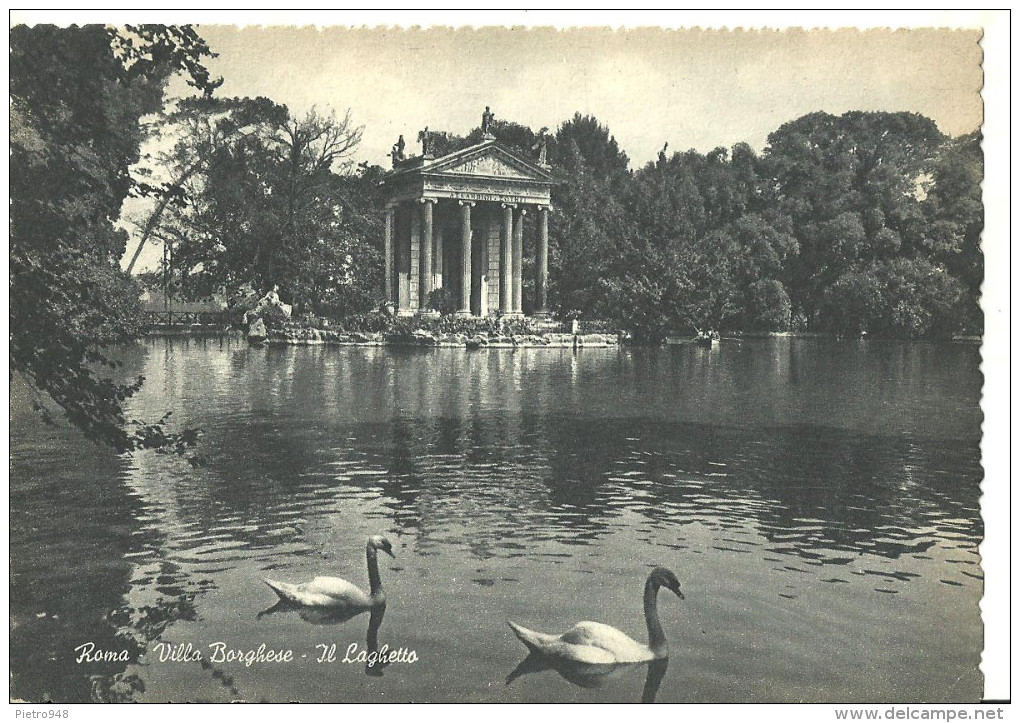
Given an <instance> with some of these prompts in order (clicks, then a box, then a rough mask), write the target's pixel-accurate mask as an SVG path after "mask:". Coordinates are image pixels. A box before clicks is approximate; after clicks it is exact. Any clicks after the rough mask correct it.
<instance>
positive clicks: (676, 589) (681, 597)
mask: <svg viewBox="0 0 1020 723" xmlns="http://www.w3.org/2000/svg"><path fill="white" fill-rule="evenodd" d="M670 589H671V590H672V591H673V592H675V593H676V596H677V597H678V598H680V599H681V600H683V599H684V594H683V593H682V592H680V586H679V585H677V586H676V587H674V588H670Z"/></svg>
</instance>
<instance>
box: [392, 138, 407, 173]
mask: <svg viewBox="0 0 1020 723" xmlns="http://www.w3.org/2000/svg"><path fill="white" fill-rule="evenodd" d="M404 146H405V144H404V136H403V135H401V136H400V138H398V139H397V142H396V143H394V144H393V149H392V150H391V151H390V160H392V161H393V165H394V166H395V165H397V163H399V162H400V161H402V160H404V158H405V157H406V156H405V155H404Z"/></svg>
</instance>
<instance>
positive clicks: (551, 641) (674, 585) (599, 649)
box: [507, 567, 684, 665]
mask: <svg viewBox="0 0 1020 723" xmlns="http://www.w3.org/2000/svg"><path fill="white" fill-rule="evenodd" d="M660 587H664V588H666V589H667V590H671V591H672V592H674V593H676V596H677V597H679V598H680V599H681V600H683V599H684V596H683V593H682V592H680V582H679V581H678V580H677V579H676V575H674V574H673V572H672V571H670V570H667V569H666V568H664V567H656V568H655V569H654V570H652V571H651V573H649V575H648V580H647V581H646V582H645V623H647V625H648V645H643V644H641V643H639V642H638V641H636V640H634V639H633V638H631V637H630V636H629V635H626V634H625V633H623V632H621V631H619V630H617V629H616V628H614V627H610V626H609V625H603V624H602V623H593V622H589V621H584V622H580V623H578V624H577V625H575V626H574V627H572V628H571V629H570V630H568V631H567V632H565V633H563V634H562V635H549V634H548V633H539V632H535V631H534V630H528V629H527V628H525V627H523V626H521V625H518V624H517V623H514V622H512V621H507V622H509V624H510V629H511V630H513V631H514V634H515V635H516V636H517V637H518V638H520V640H521V642H522V643H524V644H525V645H527V646H528V650H530V651H531V652H533V653H540V654H542V655H546V656H548V657H550V658H556V659H560V660H569V661H572V662H575V663H583V664H586V665H614V664H617V663H643V662H646V661H649V660H659V659H662V658H667V657H669V648H668V647H667V645H666V635H665V634H664V633H663V632H662V625H661V624H660V623H659V612H658V610H657V608H656V598H657V596H658V593H659V588H660Z"/></svg>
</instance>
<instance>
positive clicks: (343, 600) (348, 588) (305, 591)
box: [265, 535, 394, 610]
mask: <svg viewBox="0 0 1020 723" xmlns="http://www.w3.org/2000/svg"><path fill="white" fill-rule="evenodd" d="M377 550H382V551H383V552H385V553H386V554H387V555H389V556H390V557H394V555H393V545H391V544H390V541H389V540H387V539H386V538H385V537H383V536H382V535H373V536H372V537H369V538H368V542H367V543H365V557H366V558H367V560H368V581H369V585H370V586H371V589H370V591H369V593H368V594H366V593H365V592H364V590H362V589H361V588H359V587H358V586H357V585H355V584H354V583H350V582H347V581H346V580H344V579H343V578H340V577H321V576H320V577H317V578H315V579H314V580H312V581H311V582H303V583H301V584H299V585H291V584H290V583H286V582H277V581H276V580H270V579H269V578H265V583H266V584H267V585H269V587H271V588H272V589H273V591H274V592H275V593H276V594H277V595H279V596H280V600H282V601H283V602H285V603H288V604H290V605H301V606H305V607H315V608H333V609H336V608H345V609H355V610H367V609H369V608H375V607H379V606H381V605H385V604H386V595H385V594H384V593H383V586H382V581H381V580H380V579H379V561H378V559H377Z"/></svg>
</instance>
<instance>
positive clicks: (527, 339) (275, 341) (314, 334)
mask: <svg viewBox="0 0 1020 723" xmlns="http://www.w3.org/2000/svg"><path fill="white" fill-rule="evenodd" d="M561 326H562V325H561V324H558V323H555V322H552V323H550V324H549V327H551V328H553V329H555V330H550V329H534V330H532V331H530V332H528V333H500V332H483V333H474V334H467V333H446V334H444V333H434V332H431V331H429V330H427V329H423V328H420V329H412V330H411V332H410V334H404V333H400V334H394V333H386V332H381V331H369V332H361V331H345V330H342V329H338V328H330V327H317V326H300V325H294V326H290V327H285V328H278V329H273V330H270V331H269V332H268V334H267V336H266V337H265V339H259V340H257V341H256V342H255V343H254V344H255V345H256V346H262V345H265V346H334V347H345V346H361V347H384V346H391V347H424V348H428V347H435V348H462V349H466V350H477V349H536V348H549V349H571V348H580V347H589V348H598V347H602V348H604V347H617V346H631V347H633V346H646V347H657V346H678V345H685V344H698V343H699V339H698V337H692V336H681V335H677V336H667V337H666V338H665V339H664V340H663V341H661V342H656V343H650V342H647V341H641V340H637V339H634V338H633V337H631V336H630V335H628V334H627V333H626V332H624V331H617V332H585V331H580V332H578V333H576V334H573V333H570V332H564V331H559V330H558V329H560V328H561ZM222 336H231V337H237V339H238V340H243V339H245V338H246V334H245V331H244V330H243V329H240V328H235V327H220V326H210V325H201V326H199V325H196V326H192V327H175V328H166V327H164V328H153V329H150V330H149V331H147V332H146V333H145V334H144V338H146V339H163V338H167V339H179V338H180V339H196V338H208V337H222ZM784 338H785V339H831V340H844V341H846V340H854V339H862V340H863V339H869V338H870V339H871V340H873V341H893V342H924V343H941V344H981V343H982V342H983V338H982V337H981V336H977V335H967V334H955V335H953V336H951V337H946V338H939V339H902V338H899V337H880V336H872V337H868V336H867V335H864V336H858V337H846V336H839V335H837V334H833V333H828V332H818V331H734V332H728V333H723V334H721V335H720V340H721V341H739V340H742V339H784Z"/></svg>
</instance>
